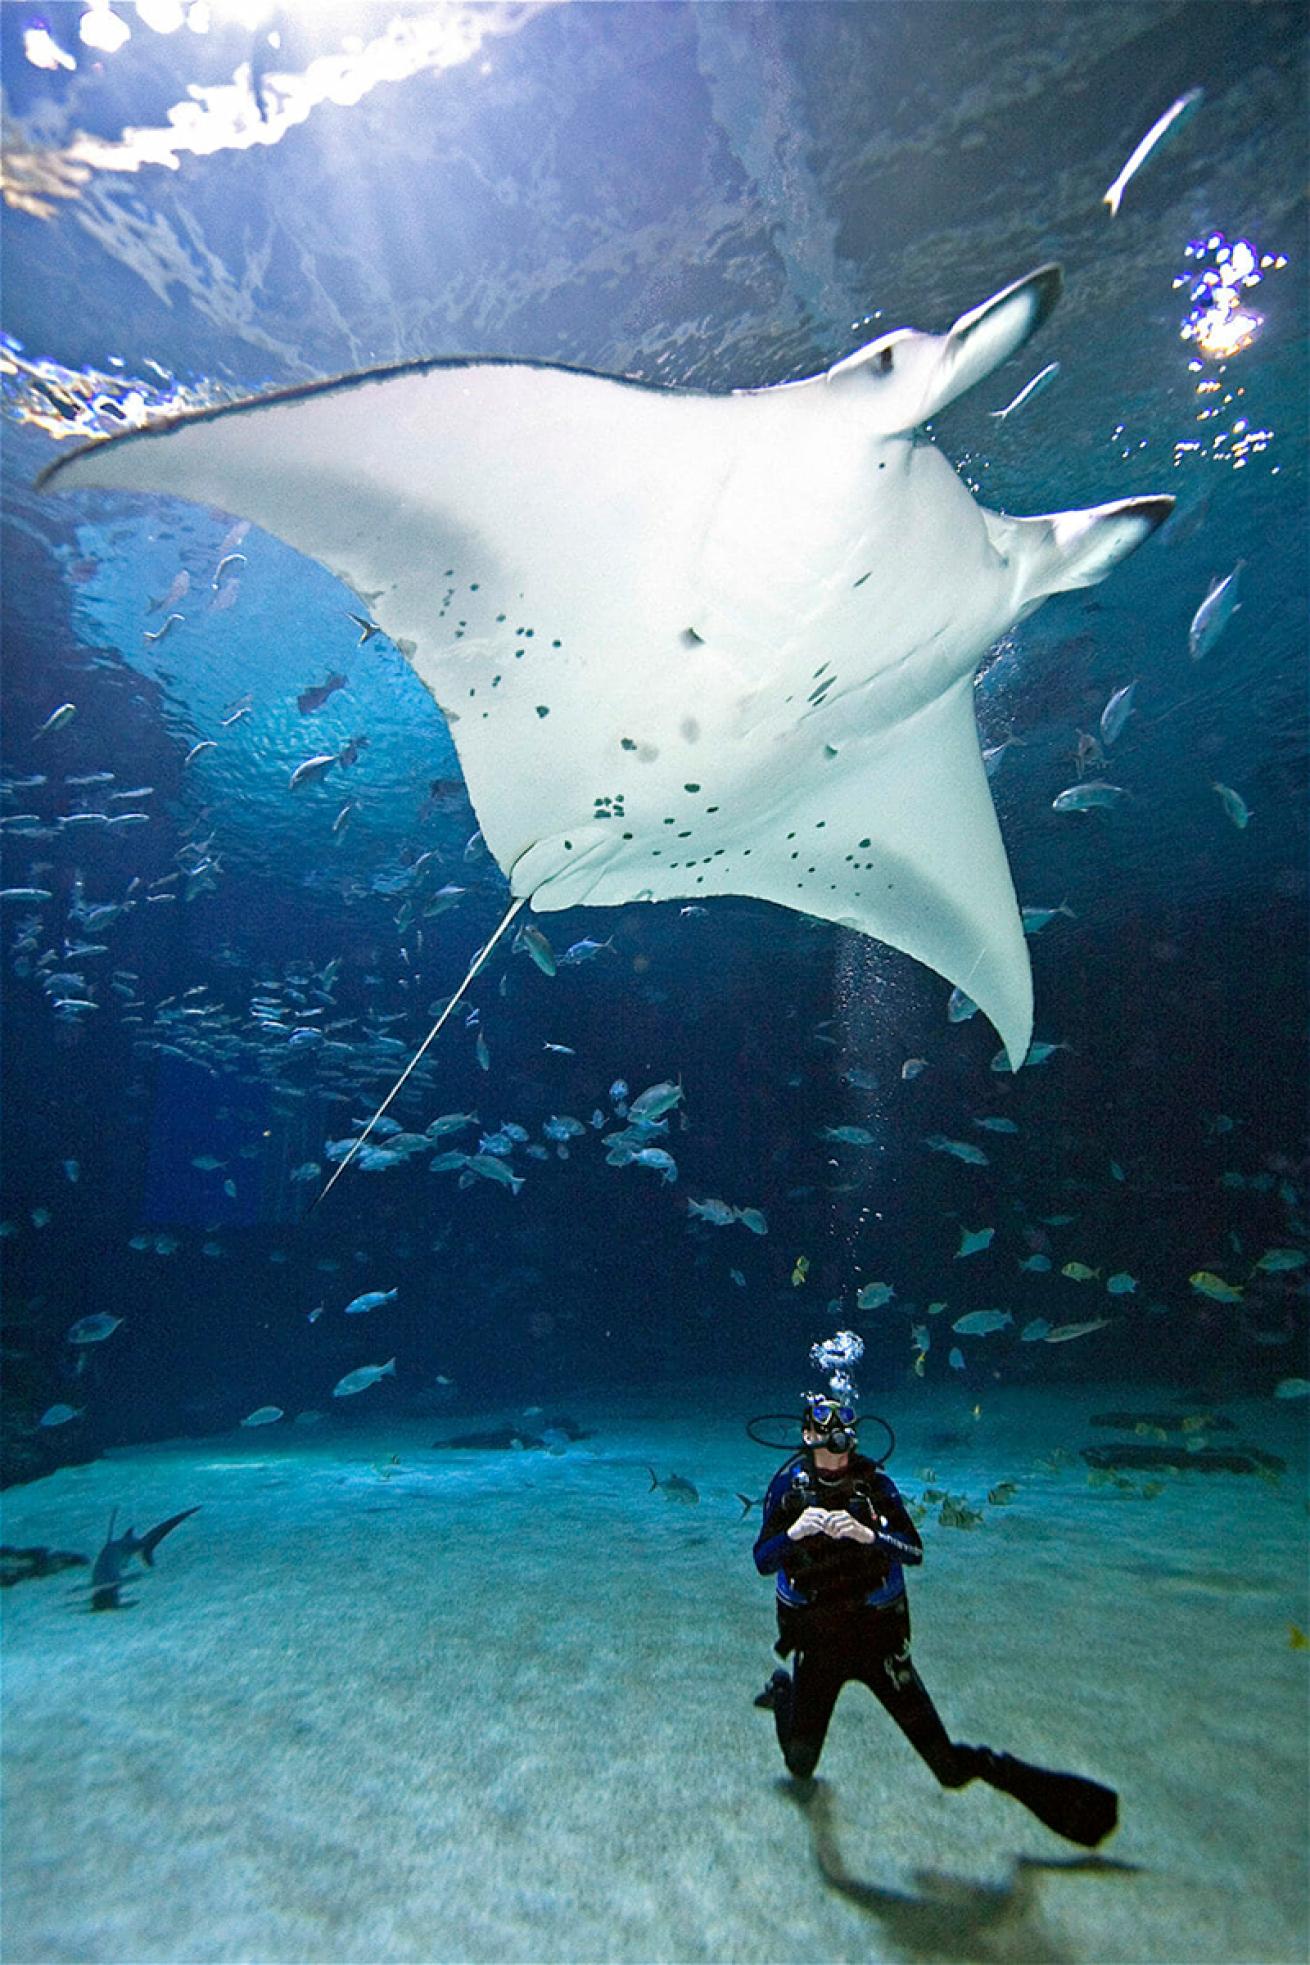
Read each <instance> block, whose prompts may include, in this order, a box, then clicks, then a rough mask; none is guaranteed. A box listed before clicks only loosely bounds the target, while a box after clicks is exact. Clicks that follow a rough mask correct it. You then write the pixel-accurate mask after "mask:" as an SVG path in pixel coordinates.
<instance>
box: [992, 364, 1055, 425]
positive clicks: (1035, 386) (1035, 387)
mask: <svg viewBox="0 0 1310 1965" xmlns="http://www.w3.org/2000/svg"><path fill="white" fill-rule="evenodd" d="M1059 373H1060V364H1059V363H1058V362H1048V363H1047V364H1046V367H1045V368H1044V369H1042V370H1041V371H1040V373H1038V374H1037V375H1035V376H1034V377H1033V379H1032V381H1031V382H1025V383H1024V386H1023V388H1022V389H1020V391H1019V393H1018V395H1017V396H1016V397H1015V398H1014V401H1013V402H1009V403H1007V404H1006V405H1005V408H1004V409H994V410H993V411H992V415H993V416H994V417H995V418H996V420H997V422H998V423H1001V422H1004V420H1005V418H1006V417H1007V416H1013V415H1014V412H1015V410H1016V409H1022V408H1023V406H1024V404H1025V403H1029V402H1031V401H1032V399H1033V397H1034V396H1038V395H1040V394H1041V392H1042V390H1043V389H1045V388H1047V387H1048V386H1049V384H1050V383H1052V382H1054V380H1055V378H1056V376H1057V375H1058V374H1059Z"/></svg>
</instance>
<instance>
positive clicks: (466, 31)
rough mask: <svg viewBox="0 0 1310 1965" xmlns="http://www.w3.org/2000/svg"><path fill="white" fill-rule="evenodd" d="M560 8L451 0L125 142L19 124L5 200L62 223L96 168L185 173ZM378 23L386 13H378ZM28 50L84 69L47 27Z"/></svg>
mask: <svg viewBox="0 0 1310 1965" xmlns="http://www.w3.org/2000/svg"><path fill="white" fill-rule="evenodd" d="M561 4H564V0H521V4H518V5H510V4H504V0H479V4H476V5H474V4H470V0H452V4H450V5H447V6H442V7H430V8H428V9H426V10H425V11H422V12H418V13H412V14H397V15H395V16H393V17H391V18H390V19H387V21H386V26H385V27H384V28H383V29H382V31H381V32H380V33H378V34H376V35H375V36H374V37H373V39H372V40H368V41H363V40H360V39H359V38H358V37H352V38H350V39H348V40H346V41H344V42H343V43H342V45H341V48H340V51H339V52H338V53H335V54H327V55H319V56H317V57H316V58H315V59H314V60H313V61H311V62H310V63H309V64H308V66H307V67H306V68H305V69H304V70H303V71H301V72H299V73H293V72H282V71H277V70H274V71H270V72H268V73H266V74H264V75H263V76H262V77H261V79H260V98H259V101H258V102H257V101H256V99H255V96H254V93H253V91H252V89H251V85H250V70H249V65H248V64H243V65H242V67H241V68H239V69H238V70H237V72H236V74H235V75H234V76H233V77H232V79H231V81H230V82H221V83H218V84H216V85H202V84H200V83H196V82H193V83H191V84H190V85H189V87H188V89H187V92H186V97H185V99H184V100H183V101H181V102H177V103H175V104H173V106H172V107H171V108H170V109H169V110H168V111H167V116H166V121H165V122H164V123H163V124H161V125H156V126H155V127H153V128H144V129H131V128H129V129H125V130H124V131H123V134H122V135H121V137H118V138H117V139H112V138H104V137H97V136H86V135H79V136H76V137H74V139H73V141H72V142H71V143H69V144H67V145H66V146H65V147H63V148H62V149H60V148H47V147H46V146H45V145H44V144H42V143H41V142H39V141H38V140H37V139H35V138H34V137H25V136H24V133H23V132H22V130H21V128H20V126H19V125H18V123H17V122H16V121H14V122H11V125H10V133H9V141H8V144H7V146H6V151H5V160H4V182H3V193H4V197H5V201H6V203H7V204H9V205H11V206H12V207H13V208H14V209H15V210H17V211H24V212H27V213H28V214H29V215H30V216H31V217H33V218H53V217H54V215H55V211H56V209H57V206H56V205H55V204H54V203H53V202H52V201H53V200H55V199H63V198H77V197H78V196H79V195H80V191H81V186H82V185H83V184H85V183H86V182H87V180H88V179H89V178H90V177H91V175H92V173H93V172H95V171H139V170H143V169H145V168H147V167H148V166H151V165H155V166H162V167H163V168H164V169H166V170H176V169H177V168H178V166H179V164H180V162H181V160H182V158H183V157H184V156H191V157H212V156H214V155H215V154H216V153H217V152H219V151H223V150H249V149H251V148H253V147H254V146H256V145H258V146H260V147H261V148H262V147H267V146H269V145H272V144H275V143H278V142H280V141H281V139H282V138H283V137H284V136H285V135H286V133H287V131H288V130H292V129H296V128H298V127H299V126H300V124H302V123H305V122H307V121H308V120H309V118H310V116H311V115H312V114H313V112H314V111H315V110H316V109H317V108H318V107H319V105H320V104H322V103H327V102H331V103H336V104H339V105H340V106H341V107H343V108H351V107H353V106H354V104H355V103H357V102H360V101H362V100H363V98H364V97H365V96H366V95H369V94H370V93H371V92H372V91H373V90H374V89H376V88H378V87H380V86H382V85H385V84H387V83H395V82H405V81H408V80H409V78H410V77H411V76H413V75H422V74H425V73H431V72H433V71H439V70H441V69H447V68H459V67H462V66H463V64H464V63H465V62H468V61H471V60H472V59H473V57H474V56H475V55H477V54H478V52H479V50H480V49H482V47H483V46H484V44H485V43H486V42H488V41H489V40H492V39H493V38H494V37H495V36H497V35H501V34H515V33H517V32H518V31H519V30H520V29H521V28H522V27H524V26H525V25H526V24H527V23H528V22H529V21H530V20H532V19H533V17H534V16H535V15H536V14H538V13H540V12H542V11H543V10H544V9H545V8H547V7H553V6H558V5H561ZM259 11H260V12H261V13H263V12H266V11H267V9H264V8H260V9H259ZM110 12H111V10H110V9H109V7H108V4H107V0H106V4H105V5H104V6H102V7H93V8H91V9H89V10H88V13H87V15H84V17H83V18H84V20H86V19H89V18H91V17H92V16H94V17H95V19H96V20H97V21H101V20H103V19H104V18H105V17H106V16H108V15H109V14H110ZM115 18H116V17H115ZM210 18H211V9H210V7H209V5H208V4H207V0H193V4H192V5H191V6H190V7H189V8H188V9H187V13H186V24H187V26H188V27H189V28H191V29H193V30H194V31H195V32H197V33H205V32H206V31H207V30H208V28H209V26H210ZM375 18H377V19H379V20H381V19H383V18H384V16H383V15H382V14H380V13H379V14H377V15H376V16H375ZM120 25H121V23H120ZM25 47H26V48H27V53H28V60H29V61H34V62H35V63H36V65H37V66H38V67H45V68H55V67H60V68H73V67H76V63H75V62H74V61H73V60H72V58H71V56H68V55H66V54H64V52H63V50H62V49H60V48H57V47H56V46H55V43H54V42H53V41H52V40H51V39H50V36H49V34H48V33H46V32H45V30H44V29H40V30H38V29H31V30H29V32H28V34H27V36H26V39H25ZM33 49H35V52H33Z"/></svg>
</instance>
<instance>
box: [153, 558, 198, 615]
mask: <svg viewBox="0 0 1310 1965" xmlns="http://www.w3.org/2000/svg"><path fill="white" fill-rule="evenodd" d="M190 591H191V575H190V574H189V573H188V572H187V570H186V568H185V567H183V568H182V570H181V572H180V573H175V574H174V575H173V583H172V585H171V586H170V587H169V590H168V592H167V593H166V594H164V595H163V597H162V598H161V599H159V600H152V601H151V603H150V605H149V607H148V608H147V609H146V612H147V613H148V614H160V613H162V612H164V610H165V609H167V608H170V607H176V605H177V603H178V602H179V601H180V600H182V599H184V598H185V596H186V595H187V594H189V593H190Z"/></svg>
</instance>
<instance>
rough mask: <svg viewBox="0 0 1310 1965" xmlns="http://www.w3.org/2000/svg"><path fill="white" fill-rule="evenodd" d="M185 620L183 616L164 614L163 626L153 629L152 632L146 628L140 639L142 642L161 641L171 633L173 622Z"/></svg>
mask: <svg viewBox="0 0 1310 1965" xmlns="http://www.w3.org/2000/svg"><path fill="white" fill-rule="evenodd" d="M185 620H186V615H185V614H166V615H165V616H164V625H163V626H162V627H161V628H155V629H154V630H153V631H152V630H151V629H150V628H147V629H145V631H144V633H143V635H142V637H141V638H142V640H143V641H162V640H163V639H164V636H165V635H166V634H168V633H169V632H170V631H171V629H172V628H173V626H174V623H175V622H178V621H185Z"/></svg>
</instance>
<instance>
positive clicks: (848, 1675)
mask: <svg viewBox="0 0 1310 1965" xmlns="http://www.w3.org/2000/svg"><path fill="white" fill-rule="evenodd" d="M811 1507H817V1508H826V1509H828V1510H830V1511H831V1510H836V1509H841V1508H844V1509H845V1510H846V1511H847V1512H848V1513H849V1514H851V1515H854V1517H855V1519H856V1520H857V1521H860V1522H863V1523H864V1524H865V1526H866V1527H867V1528H872V1529H873V1530H874V1531H875V1533H876V1535H877V1540H876V1541H875V1542H873V1543H863V1542H854V1541H837V1540H834V1539H833V1537H831V1536H828V1535H810V1536H806V1537H804V1538H802V1539H801V1540H800V1541H798V1542H793V1541H792V1540H791V1538H790V1537H789V1535H788V1534H787V1530H788V1529H789V1528H790V1527H791V1525H792V1523H793V1522H794V1521H795V1520H796V1519H797V1517H798V1516H799V1515H801V1514H802V1513H803V1512H804V1511H805V1509H806V1508H811ZM922 1561H923V1544H922V1542H921V1541H920V1540H919V1532H918V1530H917V1529H916V1528H915V1526H914V1523H913V1522H912V1521H911V1520H910V1517H909V1515H908V1514H907V1513H906V1511H905V1503H904V1502H903V1501H902V1499H901V1497H900V1494H899V1492H898V1490H897V1487H896V1484H895V1482H894V1481H892V1480H891V1479H890V1478H889V1477H888V1476H887V1475H886V1474H884V1473H883V1472H882V1470H881V1469H880V1468H879V1467H877V1466H876V1465H875V1464H874V1462H873V1461H872V1460H866V1459H865V1457H864V1456H863V1454H859V1453H852V1455H851V1456H850V1459H849V1460H848V1461H847V1463H846V1466H845V1467H844V1468H843V1469H842V1470H841V1471H840V1472H839V1473H836V1474H830V1475H825V1474H822V1473H820V1472H819V1470H818V1468H816V1467H815V1465H814V1462H813V1459H812V1458H811V1456H810V1455H809V1454H804V1455H802V1456H801V1458H800V1459H798V1460H794V1461H789V1462H788V1463H787V1465H786V1466H785V1467H782V1468H780V1469H779V1471H778V1473H777V1474H775V1475H774V1477H773V1480H772V1482H771V1483H770V1486H769V1491H768V1493H767V1494H766V1495H765V1497H764V1526H763V1528H762V1529H761V1531H760V1535H759V1539H758V1541H757V1542H756V1544H755V1566H756V1568H757V1569H758V1570H759V1572H760V1574H761V1575H762V1576H771V1575H774V1574H775V1573H776V1575H777V1578H778V1633H779V1635H778V1642H777V1644H776V1645H775V1646H774V1649H775V1650H776V1651H777V1653H778V1656H779V1657H780V1658H789V1657H790V1656H791V1655H792V1653H793V1652H794V1653H795V1655H796V1668H795V1673H794V1676H793V1677H792V1679H791V1680H790V1681H788V1680H787V1679H785V1677H784V1675H783V1674H782V1673H777V1674H775V1679H774V1699H773V1717H774V1721H775V1724H776V1726H777V1729H778V1744H779V1746H780V1747H781V1748H782V1752H783V1757H784V1759H785V1760H786V1762H787V1766H788V1769H789V1770H790V1772H791V1773H793V1774H796V1775H798V1776H801V1777H804V1776H807V1775H809V1774H812V1773H813V1772H814V1769H815V1768H816V1767H817V1765H818V1762H819V1755H820V1754H821V1753H822V1751H823V1742H824V1737H825V1735H826V1734H827V1731H828V1722H829V1720H830V1719H831V1718H832V1711H833V1707H834V1706H835V1705H836V1703H837V1695H838V1693H839V1692H840V1691H841V1689H842V1687H843V1685H845V1684H847V1682H848V1681H849V1680H851V1679H858V1680H859V1682H860V1683H861V1684H862V1685H867V1686H868V1688H869V1690H870V1692H872V1693H873V1695H874V1697H875V1698H876V1699H878V1700H879V1701H880V1702H881V1704H882V1705H883V1706H885V1707H886V1709H887V1711H888V1712H889V1713H890V1714H891V1716H892V1718H893V1719H894V1720H895V1721H896V1724H897V1725H898V1726H899V1727H900V1729H901V1731H902V1733H904V1735H905V1737H906V1739H907V1740H909V1742H910V1744H911V1746H913V1747H914V1748H915V1750H916V1752H918V1753H919V1754H921V1755H922V1756H923V1758H924V1760H926V1761H927V1763H928V1765H929V1767H930V1768H931V1769H932V1771H933V1773H934V1774H935V1775H936V1776H937V1779H938V1780H939V1781H941V1782H942V1784H943V1785H944V1786H946V1787H962V1786H963V1785H964V1783H965V1782H966V1781H969V1780H972V1779H973V1778H974V1775H975V1774H976V1773H977V1771H978V1769H977V1767H976V1766H975V1765H974V1760H975V1755H976V1752H977V1750H976V1749H974V1748H972V1747H963V1746H956V1745H955V1744H954V1743H953V1742H952V1740H951V1738H950V1736H949V1734H948V1733H947V1731H946V1728H945V1727H944V1726H943V1724H942V1721H941V1717H940V1715H939V1714H938V1711H937V1708H936V1707H935V1706H934V1705H933V1702H932V1700H931V1699H930V1698H929V1696H928V1692H927V1689H926V1687H925V1686H924V1683H923V1681H922V1679H921V1678H920V1677H919V1674H918V1672H917V1671H916V1670H915V1668H914V1665H913V1664H912V1662H911V1660H910V1610H909V1605H908V1603H907V1602H906V1597H905V1578H904V1575H903V1573H902V1565H904V1564H906V1563H910V1564H914V1563H921V1562H922Z"/></svg>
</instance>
